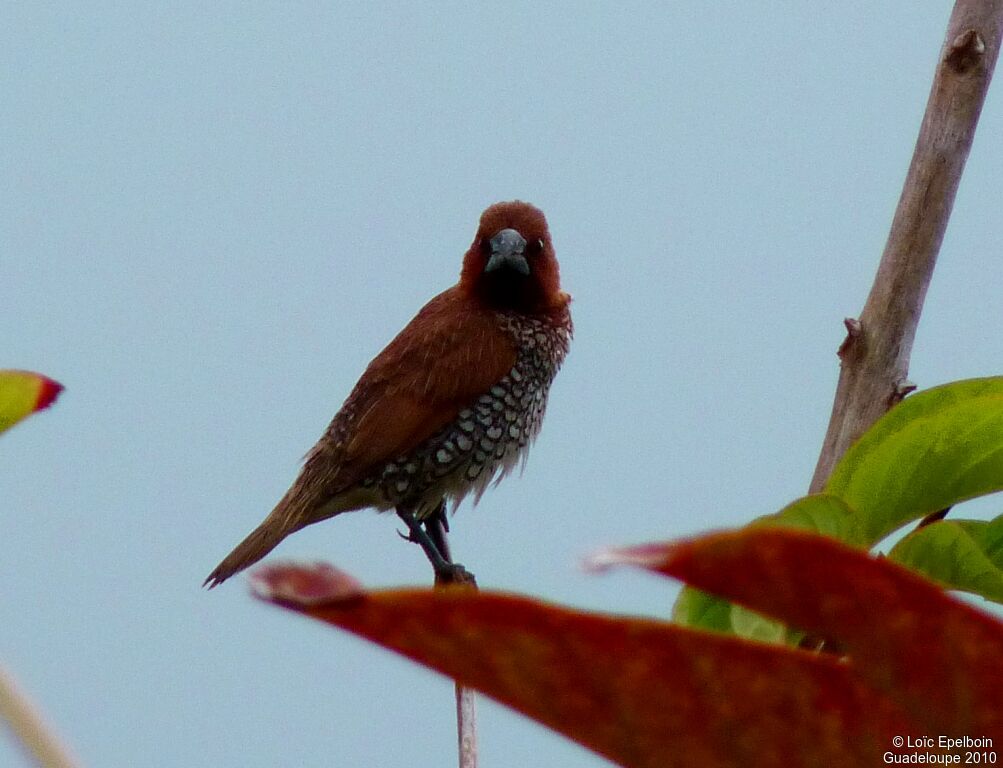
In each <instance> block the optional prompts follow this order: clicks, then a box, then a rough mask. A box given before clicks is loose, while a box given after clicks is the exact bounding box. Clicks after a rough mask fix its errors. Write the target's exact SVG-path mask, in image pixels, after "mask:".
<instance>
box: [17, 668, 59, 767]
mask: <svg viewBox="0 0 1003 768" xmlns="http://www.w3.org/2000/svg"><path fill="white" fill-rule="evenodd" d="M0 721H6V722H7V724H8V725H9V726H10V729H11V731H12V732H13V733H14V735H15V736H16V737H17V738H18V740H19V741H20V742H21V744H22V745H23V746H24V748H25V750H26V751H27V752H28V753H29V754H30V755H31V757H32V758H33V759H34V761H35V763H36V764H37V765H39V766H40V767H41V768H73V766H75V765H76V762H74V760H73V758H71V757H70V755H69V752H67V751H66V748H65V747H64V746H63V745H62V744H61V743H60V742H59V739H58V738H57V737H56V735H55V734H54V733H53V732H52V730H51V729H49V727H48V726H47V725H46V724H45V721H44V720H43V719H42V715H41V714H40V713H39V712H38V710H37V709H35V707H34V706H32V704H31V702H30V701H28V699H27V697H26V696H25V695H24V694H23V693H22V692H21V691H20V690H19V689H18V687H17V685H15V684H14V680H13V678H11V677H10V675H8V674H7V673H6V672H5V671H4V670H3V669H2V668H0Z"/></svg>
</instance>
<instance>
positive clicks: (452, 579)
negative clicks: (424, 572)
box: [435, 563, 477, 587]
mask: <svg viewBox="0 0 1003 768" xmlns="http://www.w3.org/2000/svg"><path fill="white" fill-rule="evenodd" d="M435 584H436V586H442V585H445V584H464V585H469V586H471V587H476V586H477V579H476V578H474V574H472V573H471V572H470V571H468V570H467V569H466V568H464V567H463V566H462V565H460V564H459V563H447V564H446V567H444V568H436V569H435Z"/></svg>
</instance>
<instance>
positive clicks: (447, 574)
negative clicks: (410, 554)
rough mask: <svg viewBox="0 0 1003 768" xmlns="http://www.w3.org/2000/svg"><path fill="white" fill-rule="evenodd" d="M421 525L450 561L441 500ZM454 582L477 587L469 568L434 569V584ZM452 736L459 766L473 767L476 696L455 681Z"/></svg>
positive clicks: (446, 527) (443, 506) (474, 760)
mask: <svg viewBox="0 0 1003 768" xmlns="http://www.w3.org/2000/svg"><path fill="white" fill-rule="evenodd" d="M424 525H425V529H426V531H427V532H428V536H429V538H430V539H431V540H432V542H433V543H434V544H435V546H436V547H437V549H438V550H439V554H440V555H441V556H442V558H443V559H444V560H445V561H446V562H447V563H452V562H453V555H452V553H451V552H450V551H449V540H448V538H447V537H446V531H447V530H449V524H448V522H447V520H446V507H445V504H440V505H439V509H438V511H437V512H436V513H435V514H434V515H432V516H431V517H429V518H427V519H426V520H425V522H424ZM455 583H461V584H464V585H465V586H467V587H471V588H472V589H477V582H476V581H475V580H474V576H473V574H471V573H470V572H469V571H466V570H463V569H459V570H452V571H441V570H437V571H436V574H435V585H436V586H437V587H444V586H447V585H449V584H455ZM456 740H457V753H458V756H459V768H477V699H476V698H475V696H474V692H473V690H471V689H470V688H464V687H463V686H462V685H460V684H459V683H456Z"/></svg>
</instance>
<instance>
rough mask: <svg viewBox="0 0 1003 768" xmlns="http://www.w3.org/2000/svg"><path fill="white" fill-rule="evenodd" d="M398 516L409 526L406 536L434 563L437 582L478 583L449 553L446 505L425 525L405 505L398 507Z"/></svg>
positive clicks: (433, 567)
mask: <svg viewBox="0 0 1003 768" xmlns="http://www.w3.org/2000/svg"><path fill="white" fill-rule="evenodd" d="M397 516H398V517H399V518H400V519H401V520H403V521H404V525H406V526H407V528H408V534H409V535H408V536H407V537H406V538H407V539H408V540H409V541H412V542H414V543H415V544H417V545H418V546H420V547H421V548H422V550H423V551H424V552H425V557H427V558H428V561H429V562H430V563H431V564H432V569H433V570H434V571H435V583H436V584H476V581H475V580H474V575H473V574H472V573H470V572H468V571H467V569H466V568H464V567H463V566H462V565H459V564H458V563H454V562H453V560H452V557H451V556H450V554H449V544H448V543H447V542H446V533H445V530H444V529H445V525H444V523H443V517H444V516H445V506H444V505H443V506H440V507H439V509H437V510H436V511H435V512H434V513H433V515H432V517H431V518H429V519H428V520H426V521H425V523H424V525H423V524H422V523H421V522H419V521H418V519H417V518H416V517H415V516H414V512H412V511H411V510H410V509H407V508H405V507H397Z"/></svg>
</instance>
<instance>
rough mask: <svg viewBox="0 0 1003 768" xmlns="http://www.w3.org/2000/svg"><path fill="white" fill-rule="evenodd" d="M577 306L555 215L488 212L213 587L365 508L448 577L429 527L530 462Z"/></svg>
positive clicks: (516, 209) (515, 209)
mask: <svg viewBox="0 0 1003 768" xmlns="http://www.w3.org/2000/svg"><path fill="white" fill-rule="evenodd" d="M570 303H571V297H570V296H569V295H568V294H567V293H565V292H564V291H562V290H561V286H560V275H559V270H558V264H557V258H556V257H555V255H554V246H553V244H552V243H551V240H550V232H549V231H548V229H547V220H546V219H545V218H544V215H543V212H542V211H540V210H539V209H538V208H535V207H534V206H532V205H529V204H528V203H524V202H520V201H514V202H507V203H496V204H495V205H492V206H491V207H489V208H488V209H487V210H486V211H484V213H483V214H482V215H481V220H480V226H479V227H478V229H477V234H476V236H475V237H474V241H473V243H472V244H471V246H470V249H469V250H468V251H467V253H466V255H465V256H464V257H463V268H462V270H461V272H460V281H459V283H457V284H456V285H454V286H453V287H452V288H449V289H448V290H446V291H443V292H442V293H440V294H439V295H438V296H436V297H435V298H434V299H432V300H431V301H430V302H428V304H426V305H425V306H424V307H423V308H422V309H421V311H419V312H418V314H417V315H416V316H415V318H414V319H413V320H412V321H411V322H410V323H408V325H407V326H406V327H405V328H404V330H403V331H401V332H400V333H399V334H398V335H397V337H396V338H395V339H394V340H393V341H391V342H390V344H388V345H387V347H386V349H384V350H383V351H382V352H381V353H380V354H379V355H377V356H376V358H375V359H374V360H373V361H372V362H371V363H370V364H369V367H368V368H366V370H365V372H364V373H363V374H362V378H361V379H359V382H358V383H357V384H356V385H355V388H354V389H353V390H352V392H351V394H350V395H349V396H348V399H347V400H346V401H345V403H344V405H342V407H341V410H340V411H338V413H337V415H336V416H335V417H334V419H333V420H332V421H331V424H330V426H328V428H327V431H326V432H324V435H323V436H322V437H321V438H320V440H319V441H318V442H317V444H316V445H315V446H314V447H313V448H312V449H311V450H310V452H309V453H308V454H307V457H306V461H305V463H304V465H303V469H302V470H301V471H300V474H299V477H298V478H297V479H296V482H295V483H293V486H292V487H291V488H290V489H289V490H288V491H287V492H286V494H285V496H283V497H282V499H281V501H279V503H278V504H277V505H276V507H275V509H274V510H272V513H271V514H270V515H268V517H267V518H265V520H264V522H262V523H261V525H259V526H258V527H257V528H255V529H254V531H252V532H251V533H250V535H248V536H247V538H246V539H244V540H243V541H242V542H241V543H240V544H238V545H237V547H236V549H234V550H233V552H231V553H230V554H229V555H227V557H226V559H224V560H223V562H222V563H220V564H219V565H218V566H217V567H216V569H215V570H214V571H213V572H212V573H211V574H210V575H209V577H208V578H207V579H206V581H205V583H206V584H208V585H209V586H210V588H211V587H214V586H216V585H217V584H220V583H222V582H223V581H225V580H226V579H228V578H230V577H231V576H233V575H234V574H235V573H237V572H238V571H241V570H243V569H245V568H247V567H248V566H249V565H252V564H253V563H256V562H257V561H258V560H260V559H261V558H262V557H264V556H265V555H266V554H268V553H269V552H270V551H271V550H272V549H273V548H274V547H275V546H276V545H277V544H278V543H279V542H280V541H282V540H283V539H284V538H285V537H286V536H288V535H289V534H290V533H293V532H294V531H298V530H299V529H300V528H303V527H304V526H307V525H310V524H311V523H316V522H318V521H320V520H325V519H327V518H329V517H333V516H334V515H337V514H340V513H342V512H347V511H349V510H355V509H363V508H366V507H373V508H375V509H377V510H380V511H383V510H388V509H396V511H397V513H398V515H400V516H401V518H402V519H403V520H404V521H405V522H406V523H407V524H408V527H409V528H410V531H411V537H412V538H413V539H416V540H420V541H419V543H422V545H423V546H424V547H425V549H426V553H427V554H428V555H429V558H430V559H431V560H432V561H433V565H435V566H436V572H437V575H440V569H442V568H444V567H446V565H445V561H444V559H443V557H442V554H446V558H445V559H446V560H448V553H441V552H437V551H436V547H435V546H432V549H431V551H430V550H429V546H430V542H429V540H428V536H426V535H424V533H423V530H422V527H421V524H420V523H421V521H425V523H426V524H427V523H428V521H429V520H430V519H433V518H434V517H435V516H436V515H442V514H443V510H444V504H445V502H446V501H451V502H453V504H454V509H455V505H458V504H459V503H460V501H462V499H463V498H464V497H466V496H467V495H468V494H473V495H474V499H475V503H476V500H478V499H480V497H481V494H483V493H484V490H485V489H486V488H487V486H488V485H489V484H490V483H491V481H492V479H495V478H497V480H500V479H501V478H502V477H504V476H505V475H507V474H508V473H509V472H510V471H511V470H512V469H513V468H514V467H515V465H516V464H517V463H518V462H519V461H520V460H522V461H525V458H526V454H527V449H528V448H529V445H530V443H531V442H532V441H533V439H534V438H535V437H536V435H537V433H538V432H539V431H540V426H541V424H542V422H543V413H544V410H545V408H546V405H547V393H548V391H549V389H550V384H551V382H552V381H553V379H554V376H555V375H556V374H557V371H558V369H559V368H560V367H561V363H562V362H563V361H564V357H565V355H566V354H567V352H568V345H569V343H570V341H571V334H572V324H571V314H570V311H569V304H570ZM443 519H444V518H443ZM433 538H434V537H433ZM431 544H433V545H438V549H440V550H441V549H442V545H441V542H438V541H434V542H431ZM437 556H438V561H437V559H436V558H437Z"/></svg>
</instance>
